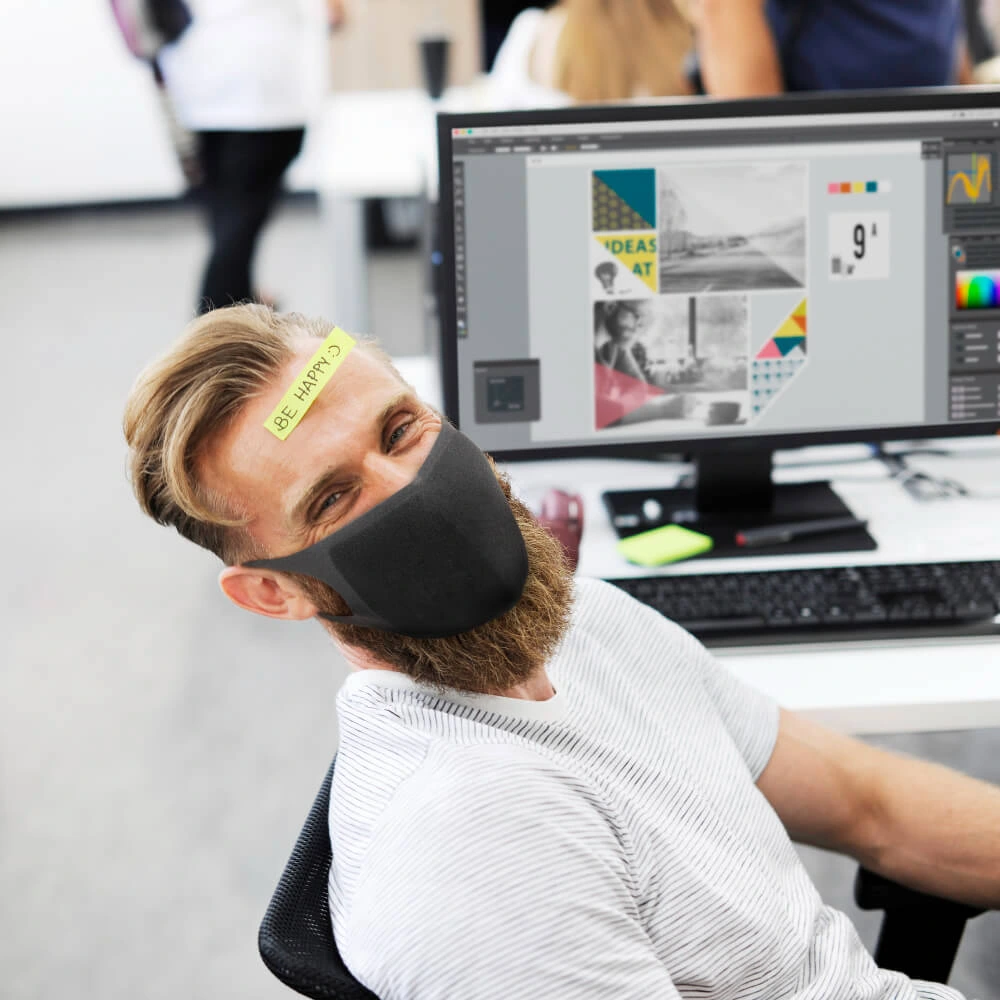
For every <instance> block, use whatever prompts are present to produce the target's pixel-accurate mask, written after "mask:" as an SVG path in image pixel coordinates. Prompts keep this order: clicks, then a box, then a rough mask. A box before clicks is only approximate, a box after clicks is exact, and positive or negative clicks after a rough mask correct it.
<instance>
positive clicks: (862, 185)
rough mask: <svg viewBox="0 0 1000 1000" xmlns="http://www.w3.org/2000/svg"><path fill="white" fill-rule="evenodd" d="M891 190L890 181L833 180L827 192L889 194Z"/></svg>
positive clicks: (828, 185) (827, 187)
mask: <svg viewBox="0 0 1000 1000" xmlns="http://www.w3.org/2000/svg"><path fill="white" fill-rule="evenodd" d="M891 190H892V184H891V183H890V182H889V181H831V182H830V183H829V184H827V186H826V193H827V194H888V192H890V191H891Z"/></svg>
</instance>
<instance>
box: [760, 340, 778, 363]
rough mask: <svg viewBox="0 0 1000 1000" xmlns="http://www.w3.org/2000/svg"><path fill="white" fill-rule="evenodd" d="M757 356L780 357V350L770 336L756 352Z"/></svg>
mask: <svg viewBox="0 0 1000 1000" xmlns="http://www.w3.org/2000/svg"><path fill="white" fill-rule="evenodd" d="M757 357H758V358H780V357H782V354H781V350H780V348H779V347H778V345H777V344H776V343H775V342H774V338H773V337H772V338H771V339H770V340H769V341H768V342H767V343H766V344H765V345H764V346H763V347H762V348H761V349H760V350H759V351H758V352H757Z"/></svg>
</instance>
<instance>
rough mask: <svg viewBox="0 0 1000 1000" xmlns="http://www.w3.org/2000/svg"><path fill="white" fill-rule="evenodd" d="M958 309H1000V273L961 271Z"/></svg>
mask: <svg viewBox="0 0 1000 1000" xmlns="http://www.w3.org/2000/svg"><path fill="white" fill-rule="evenodd" d="M955 308H956V309H1000V271H959V272H958V273H957V274H956V275H955Z"/></svg>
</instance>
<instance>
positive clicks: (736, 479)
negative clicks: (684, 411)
mask: <svg viewBox="0 0 1000 1000" xmlns="http://www.w3.org/2000/svg"><path fill="white" fill-rule="evenodd" d="M772 465H773V452H771V451H764V450H760V449H757V450H752V451H739V452H737V451H725V452H721V451H720V452H704V453H701V454H699V456H698V457H697V460H696V463H695V468H696V472H695V477H696V478H695V483H694V485H693V487H683V486H681V487H676V488H674V489H648V490H611V491H609V492H606V493H604V494H603V498H604V503H605V506H606V507H607V509H608V514H609V516H610V517H611V523H612V525H613V526H614V528H615V531H616V532H617V533H618V536H619V538H628V537H629V536H630V535H635V534H638V533H639V532H641V531H649V530H651V529H652V528H658V527H660V526H661V525H665V524H680V525H682V526H683V527H685V528H690V529H691V530H692V531H700V532H702V533H703V534H706V535H709V536H710V537H711V538H712V539H713V541H714V542H715V545H714V547H713V548H712V550H711V551H710V552H706V553H705V554H704V555H703V556H699V557H698V558H702V559H718V558H732V557H733V556H765V555H794V554H797V553H810V552H850V551H871V550H872V549H874V548H877V545H876V542H875V539H874V538H872V536H871V535H870V534H869V533H868V531H867V530H866V529H865V528H855V529H851V530H848V531H838V532H832V533H828V534H823V535H808V536H805V537H803V538H798V539H795V540H793V541H791V542H784V543H782V544H779V545H770V546H763V545H761V546H755V547H753V548H741V547H740V546H738V545H737V544H736V533H737V532H738V531H742V530H745V529H747V528H759V527H765V526H767V525H772V524H786V523H789V522H794V521H811V520H815V519H819V518H827V517H851V516H853V513H852V511H851V510H850V509H849V508H848V506H847V504H845V503H844V502H843V500H841V499H840V497H838V496H837V494H836V493H834V491H833V489H832V488H831V487H830V484H829V483H828V482H813V483H775V482H774V481H773V480H772V478H771V469H772Z"/></svg>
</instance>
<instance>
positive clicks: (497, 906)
mask: <svg viewBox="0 0 1000 1000" xmlns="http://www.w3.org/2000/svg"><path fill="white" fill-rule="evenodd" d="M547 672H548V675H549V677H550V679H551V681H552V684H553V686H554V688H555V690H556V694H555V696H554V697H553V698H551V699H549V700H548V701H543V702H535V701H525V700H520V699H513V698H495V697H487V696H479V695H464V694H459V693H457V692H449V693H448V696H447V697H443V696H441V695H440V694H438V693H437V692H435V691H434V690H432V689H429V688H426V687H422V686H420V685H418V684H416V683H414V682H413V681H412V680H411V679H410V678H408V677H405V676H404V675H402V674H399V673H394V672H391V671H380V670H378V671H376V670H365V671H359V672H358V673H357V674H354V675H352V676H351V677H350V678H349V679H348V681H347V683H346V684H345V686H344V688H343V689H342V691H341V693H340V695H339V697H338V710H339V716H340V726H341V744H340V751H339V756H338V758H337V767H336V770H335V772H334V782H333V789H332V793H331V801H330V836H331V841H332V845H333V865H332V866H331V869H330V910H331V915H332V919H333V928H334V936H335V937H336V939H337V943H338V946H339V947H340V950H341V953H342V955H343V957H344V960H345V961H346V963H347V965H348V967H349V968H350V969H351V971H352V972H353V973H354V975H355V976H356V977H357V978H358V979H359V980H360V981H361V982H363V983H364V984H365V985H366V986H368V987H369V989H371V990H372V991H373V992H375V993H376V994H377V995H378V996H379V997H380V998H382V1000H494V998H495V1000H500V998H503V1000H521V998H536V997H545V998H547V1000H650V998H663V1000H675V998H679V997H683V998H698V1000H737V998H739V1000H918V998H920V1000H961V997H960V995H959V994H958V993H956V992H955V991H954V990H951V989H948V988H947V987H944V986H939V985H934V984H929V983H917V982H912V981H910V980H909V979H907V978H906V977H904V976H902V975H900V974H899V973H894V972H887V971H883V970H880V969H879V968H877V967H876V965H875V964H874V962H873V961H872V959H871V956H870V955H869V954H868V953H867V952H866V951H865V949H864V946H863V945H862V943H861V941H860V939H859V937H858V935H857V932H856V931H855V929H854V927H853V925H852V924H851V922H850V921H849V920H848V918H847V917H846V916H845V915H844V914H842V913H840V912H838V911H836V910H833V909H831V908H830V907H828V906H825V905H824V904H823V902H822V900H821V899H820V897H819V895H818V893H817V891H816V889H815V887H814V886H813V884H812V882H811V881H810V880H809V877H808V875H807V873H806V871H805V869H804V868H803V866H802V864H801V862H800V861H799V858H798V855H797V854H796V852H795V849H794V847H793V846H792V843H791V841H790V840H789V838H788V834H787V833H786V831H785V829H784V827H783V826H782V824H781V822H780V820H779V819H778V817H777V814H776V813H775V812H774V810H773V809H772V808H771V806H770V804H769V803H768V802H767V800H766V799H765V798H764V796H763V795H762V794H761V793H760V791H759V790H758V789H757V787H756V785H755V784H754V782H755V781H756V779H757V778H758V777H759V776H760V774H761V772H762V771H763V770H764V767H765V765H766V764H767V761H768V759H769V757H770V755H771V752H772V750H773V747H774V742H775V739H776V737H777V728H778V709H777V706H776V705H775V703H774V702H773V701H771V700H770V699H769V698H767V697H765V696H764V695H762V694H760V693H759V692H757V691H754V690H752V689H750V688H747V687H746V686H744V685H743V684H741V683H740V682H738V681H737V680H736V679H735V678H734V677H733V676H732V675H731V674H729V673H728V672H727V671H726V670H724V669H723V668H722V667H721V666H720V665H719V664H718V663H717V662H716V661H715V660H714V659H713V658H712V657H711V656H710V655H709V654H708V653H707V652H706V650H705V649H704V648H703V647H702V646H701V645H700V644H699V643H698V642H696V641H695V640H694V639H693V638H692V637H691V636H689V635H688V634H687V633H685V632H683V631H682V630H681V629H680V628H678V627H677V626H676V625H674V624H672V623H671V622H668V621H667V620H666V619H664V618H662V617H661V616H660V615H658V614H657V613H656V612H654V611H652V610H650V609H648V608H646V607H645V606H643V605H641V604H638V603H637V602H635V601H633V600H632V599H631V598H630V597H628V596H626V595H625V594H623V593H622V592H621V591H620V590H618V589H617V588H615V587H612V586H610V585H608V584H605V583H601V582H600V581H595V580H578V581H577V595H576V601H575V604H574V612H573V623H572V626H571V628H570V630H569V632H568V633H567V636H566V638H565V640H564V642H563V644H562V646H561V647H560V649H559V651H558V653H557V654H556V656H555V657H553V659H552V661H551V662H550V663H549V664H548V665H547Z"/></svg>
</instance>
